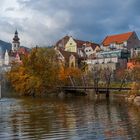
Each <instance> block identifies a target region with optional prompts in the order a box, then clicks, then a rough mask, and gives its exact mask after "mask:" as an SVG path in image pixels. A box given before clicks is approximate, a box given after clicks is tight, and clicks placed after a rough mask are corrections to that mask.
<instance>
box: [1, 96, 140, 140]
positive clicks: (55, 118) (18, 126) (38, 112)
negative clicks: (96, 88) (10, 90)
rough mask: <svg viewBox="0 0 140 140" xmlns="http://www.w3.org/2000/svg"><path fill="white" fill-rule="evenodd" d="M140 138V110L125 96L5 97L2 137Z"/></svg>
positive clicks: (34, 139) (7, 139)
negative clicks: (96, 97)
mask: <svg viewBox="0 0 140 140" xmlns="http://www.w3.org/2000/svg"><path fill="white" fill-rule="evenodd" d="M24 139H25V140H94V139H95V140H96V139H97V140H131V139H134V140H135V139H137V140H139V139H140V112H139V110H138V109H137V108H136V107H135V106H133V105H130V104H129V105H128V104H127V103H125V102H124V100H120V99H117V100H114V99H111V100H110V101H106V100H105V99H98V100H94V99H90V98H88V97H67V98H48V99H47V98H44V99H43V98H39V99H37V98H3V99H1V100H0V140H24Z"/></svg>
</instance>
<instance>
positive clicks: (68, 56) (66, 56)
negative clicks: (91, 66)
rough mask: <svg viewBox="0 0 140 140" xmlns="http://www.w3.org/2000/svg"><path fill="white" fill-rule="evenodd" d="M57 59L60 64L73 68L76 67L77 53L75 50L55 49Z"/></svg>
mask: <svg viewBox="0 0 140 140" xmlns="http://www.w3.org/2000/svg"><path fill="white" fill-rule="evenodd" d="M56 51H57V56H58V57H57V59H58V62H59V64H60V65H61V66H63V67H70V68H72V67H73V68H75V67H78V55H77V53H75V52H68V51H64V50H56Z"/></svg>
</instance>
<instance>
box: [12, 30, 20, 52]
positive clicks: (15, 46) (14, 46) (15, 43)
mask: <svg viewBox="0 0 140 140" xmlns="http://www.w3.org/2000/svg"><path fill="white" fill-rule="evenodd" d="M19 40H20V39H19V37H18V32H17V30H16V31H15V36H14V38H13V42H12V51H13V52H17V51H18V49H19V47H20V42H19Z"/></svg>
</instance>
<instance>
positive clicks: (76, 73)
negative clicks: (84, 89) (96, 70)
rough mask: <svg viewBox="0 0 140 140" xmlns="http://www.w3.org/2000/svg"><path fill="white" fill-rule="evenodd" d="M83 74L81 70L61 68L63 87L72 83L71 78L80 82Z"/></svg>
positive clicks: (60, 76)
mask: <svg viewBox="0 0 140 140" xmlns="http://www.w3.org/2000/svg"><path fill="white" fill-rule="evenodd" d="M81 75H82V72H81V70H80V69H79V68H73V67H71V68H69V67H61V69H60V73H59V78H60V81H61V83H62V84H63V85H66V84H68V83H69V82H70V79H69V76H71V77H73V78H75V79H76V80H79V79H80V78H81Z"/></svg>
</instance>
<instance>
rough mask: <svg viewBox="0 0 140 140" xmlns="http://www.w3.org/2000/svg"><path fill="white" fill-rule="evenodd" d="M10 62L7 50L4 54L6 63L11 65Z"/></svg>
mask: <svg viewBox="0 0 140 140" xmlns="http://www.w3.org/2000/svg"><path fill="white" fill-rule="evenodd" d="M9 63H10V58H9V54H8V51H7V50H6V52H5V55H4V64H5V65H9Z"/></svg>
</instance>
